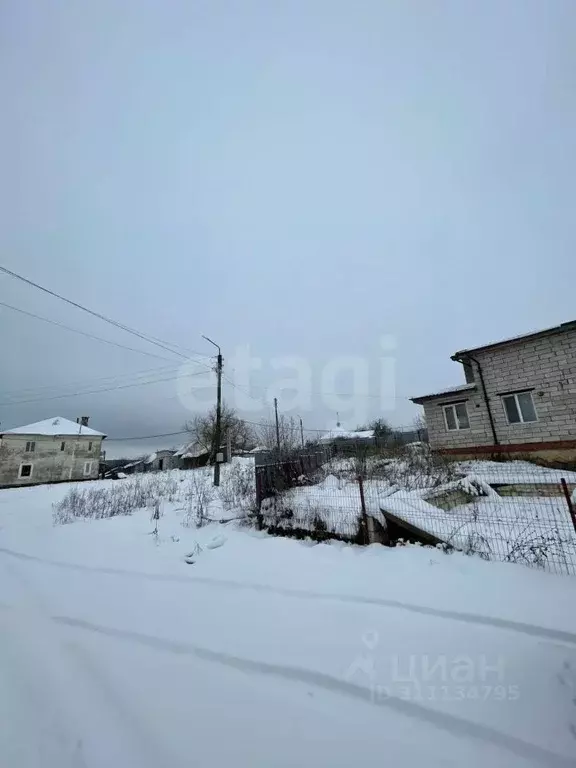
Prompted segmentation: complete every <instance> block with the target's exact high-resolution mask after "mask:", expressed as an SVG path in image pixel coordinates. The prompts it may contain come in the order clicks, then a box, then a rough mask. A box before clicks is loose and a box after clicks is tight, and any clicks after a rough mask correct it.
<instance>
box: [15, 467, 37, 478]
mask: <svg viewBox="0 0 576 768" xmlns="http://www.w3.org/2000/svg"><path fill="white" fill-rule="evenodd" d="M33 466H34V465H33V464H20V469H19V471H18V477H32V467H33Z"/></svg>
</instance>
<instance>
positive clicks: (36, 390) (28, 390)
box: [0, 362, 204, 397]
mask: <svg viewBox="0 0 576 768" xmlns="http://www.w3.org/2000/svg"><path fill="white" fill-rule="evenodd" d="M180 365H181V364H180V363H175V362H174V363H173V364H172V365H162V366H159V367H156V368H145V369H144V370H143V371H134V372H133V373H125V374H118V375H116V374H115V375H112V376H98V377H95V378H90V379H82V380H80V381H71V382H68V383H67V384H47V385H46V386H44V387H24V388H22V387H19V388H18V389H14V390H9V391H8V392H2V393H0V397H12V396H18V395H21V394H27V395H28V396H30V397H32V396H33V395H36V394H41V393H42V392H46V390H51V389H55V390H58V389H59V388H60V387H72V388H75V387H86V386H90V385H93V384H94V383H95V382H102V383H105V382H111V383H112V382H116V381H120V380H122V379H127V380H130V379H133V378H138V377H140V376H150V375H151V374H154V373H167V372H168V371H173V372H174V373H175V372H176V371H178V370H179V368H180ZM202 373H204V371H202Z"/></svg>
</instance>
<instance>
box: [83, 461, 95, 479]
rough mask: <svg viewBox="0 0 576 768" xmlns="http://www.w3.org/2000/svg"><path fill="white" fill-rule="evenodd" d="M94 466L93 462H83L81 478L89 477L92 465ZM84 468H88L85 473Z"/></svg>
mask: <svg viewBox="0 0 576 768" xmlns="http://www.w3.org/2000/svg"><path fill="white" fill-rule="evenodd" d="M93 464H94V462H93V461H85V462H84V467H83V469H82V476H83V477H90V475H91V474H92V465H93ZM86 467H88V471H86Z"/></svg>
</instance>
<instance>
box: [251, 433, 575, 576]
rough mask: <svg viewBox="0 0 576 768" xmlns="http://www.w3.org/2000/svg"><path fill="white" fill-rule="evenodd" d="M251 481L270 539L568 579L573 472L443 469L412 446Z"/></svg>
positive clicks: (522, 466) (487, 464) (305, 464)
mask: <svg viewBox="0 0 576 768" xmlns="http://www.w3.org/2000/svg"><path fill="white" fill-rule="evenodd" d="M256 473H257V488H258V502H259V509H260V523H261V525H262V527H264V528H267V529H268V530H271V531H273V532H276V533H282V534H287V535H300V536H302V535H311V536H313V537H316V538H320V539H322V538H328V537H335V538H342V539H345V540H348V541H356V542H358V543H366V542H368V541H381V542H383V543H386V544H390V545H397V544H402V543H404V542H419V543H422V544H429V545H432V546H438V547H442V548H444V549H447V550H450V549H457V550H461V551H463V552H466V553H469V554H476V555H479V556H480V557H483V558H485V559H488V560H500V561H504V562H515V563H523V564H525V565H530V566H534V567H540V568H545V569H546V570H550V571H553V572H556V573H562V574H576V528H575V525H576V524H575V522H574V513H573V507H574V505H575V502H576V472H571V471H566V470H559V469H551V468H547V467H542V466H539V465H537V464H534V463H531V462H529V461H506V462H504V461H491V460H474V461H450V460H446V459H444V458H442V457H438V456H435V455H433V454H432V453H431V452H430V451H429V450H428V448H427V447H426V446H420V447H418V448H412V449H410V448H406V447H404V448H402V449H399V450H397V451H386V452H379V451H377V450H366V449H364V450H361V451H357V452H356V453H355V454H353V455H347V456H343V455H342V454H341V453H340V454H337V455H333V456H330V455H326V454H315V455H313V456H312V455H311V456H309V457H307V458H306V457H303V456H301V457H299V458H298V460H297V461H293V460H292V461H290V460H286V461H284V462H275V463H271V464H268V465H267V466H266V467H258V468H257V470H256Z"/></svg>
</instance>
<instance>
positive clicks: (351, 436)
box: [319, 427, 374, 443]
mask: <svg viewBox="0 0 576 768" xmlns="http://www.w3.org/2000/svg"><path fill="white" fill-rule="evenodd" d="M373 437H374V430H373V429H362V430H360V431H357V432H349V431H348V430H346V429H341V428H340V427H336V429H331V430H330V432H327V433H326V434H325V435H322V437H321V438H320V440H319V442H321V443H331V442H332V441H333V440H371V439H372V438H373Z"/></svg>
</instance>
